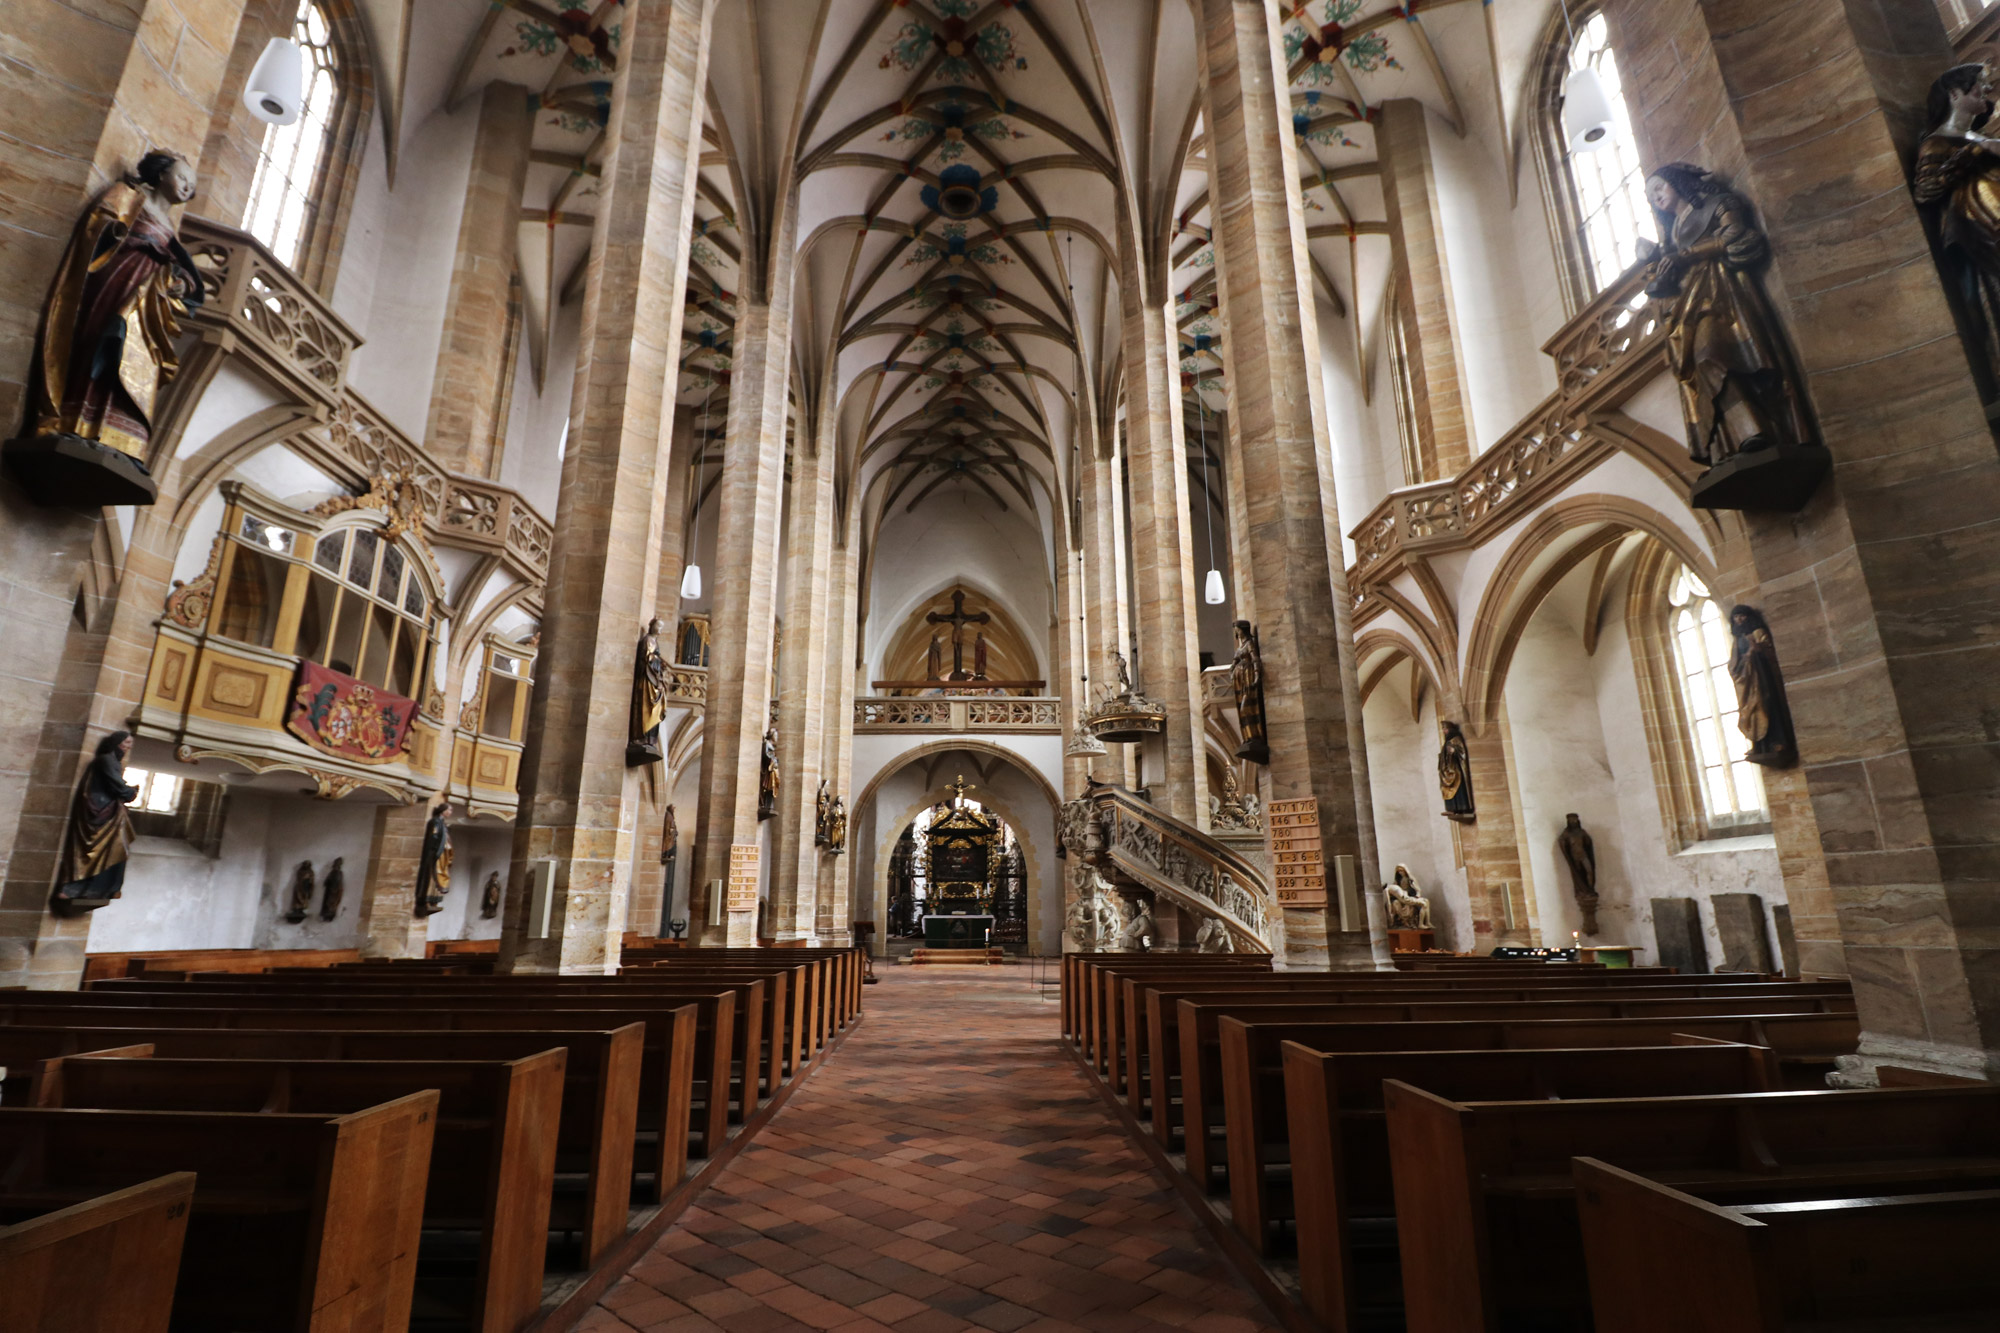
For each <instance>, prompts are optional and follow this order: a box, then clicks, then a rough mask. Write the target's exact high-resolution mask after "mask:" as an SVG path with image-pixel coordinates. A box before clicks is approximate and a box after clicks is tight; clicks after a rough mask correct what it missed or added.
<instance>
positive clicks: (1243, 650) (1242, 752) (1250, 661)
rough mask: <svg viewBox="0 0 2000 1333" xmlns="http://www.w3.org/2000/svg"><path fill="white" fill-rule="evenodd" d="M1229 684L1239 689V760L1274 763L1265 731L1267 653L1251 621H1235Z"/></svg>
mask: <svg viewBox="0 0 2000 1333" xmlns="http://www.w3.org/2000/svg"><path fill="white" fill-rule="evenodd" d="M1229 683H1230V684H1231V685H1233V686H1235V687H1236V722H1237V725H1238V726H1239V727H1240V728H1241V729H1242V731H1243V744H1241V745H1239V746H1237V747H1236V757H1237V758H1238V759H1248V760H1249V761H1250V762H1251V763H1253V764H1268V763H1270V762H1271V745H1270V742H1269V740H1268V739H1266V736H1265V732H1264V651H1263V649H1262V648H1260V647H1259V646H1258V643H1257V631H1256V630H1254V629H1252V628H1251V626H1250V622H1249V621H1247V620H1239V621H1237V622H1236V656H1235V658H1234V659H1233V660H1232V661H1231V662H1230V664H1229Z"/></svg>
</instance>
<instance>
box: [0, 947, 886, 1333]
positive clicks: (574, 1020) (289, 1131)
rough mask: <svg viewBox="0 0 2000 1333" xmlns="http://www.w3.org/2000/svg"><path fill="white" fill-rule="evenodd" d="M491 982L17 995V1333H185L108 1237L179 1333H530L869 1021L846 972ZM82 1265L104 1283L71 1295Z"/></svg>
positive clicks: (3, 1090) (313, 971)
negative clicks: (413, 1329) (551, 1294)
mask: <svg viewBox="0 0 2000 1333" xmlns="http://www.w3.org/2000/svg"><path fill="white" fill-rule="evenodd" d="M492 966H493V963H492V960H491V958H490V957H487V958H481V957H478V956H470V957H467V956H445V957H439V958H436V959H431V960H416V961H408V962H396V963H386V964H385V963H362V962H350V963H345V964H338V965H335V966H331V967H317V966H308V967H282V968H279V969H278V970H274V971H270V972H265V973H261V974H244V973H234V972H227V971H224V972H217V973H201V972H192V973H189V974H188V975H187V977H186V979H185V980H177V981H163V980H152V979H148V978H146V977H143V976H142V977H137V978H124V979H115V980H106V981H100V982H96V983H93V984H91V985H90V986H89V987H88V988H87V989H85V990H83V991H80V992H13V993H8V994H0V1066H4V1067H5V1069H6V1071H7V1072H6V1077H5V1081H4V1083H0V1226H6V1225H7V1224H11V1227H10V1228H8V1229H4V1230H0V1327H4V1328H6V1329H8V1330H9V1331H10V1333H12V1330H14V1329H16V1328H20V1329H41V1328H58V1327H59V1328H62V1329H65V1330H70V1329H79V1330H94V1329H97V1328H105V1329H111V1328H116V1329H119V1330H129V1329H142V1328H159V1329H165V1328H167V1327H169V1322H168V1320H169V1316H168V1307H167V1305H166V1304H165V1303H163V1302H161V1301H159V1300H158V1299H153V1300H152V1302H151V1303H150V1304H147V1302H146V1299H145V1293H146V1292H147V1291H148V1290H152V1289H154V1288H157V1286H158V1285H159V1284H158V1282H157V1281H153V1282H151V1283H149V1282H148V1281H146V1280H142V1279H141V1278H140V1277H139V1276H138V1275H137V1274H136V1273H135V1272H134V1271H133V1265H134V1263H135V1262H137V1261H135V1260H133V1259H132V1257H131V1256H130V1255H126V1254H125V1252H124V1251H123V1250H119V1251H118V1253H119V1254H121V1255H124V1257H122V1258H120V1259H119V1260H118V1266H117V1267H116V1268H109V1269H107V1268H105V1267H104V1265H106V1264H108V1263H110V1262H111V1255H112V1252H113V1249H114V1248H116V1247H107V1246H105V1245H100V1244H96V1243H85V1242H79V1241H78V1240H77V1239H76V1237H78V1236H81V1235H85V1234H87V1233H88V1232H89V1231H90V1230H91V1229H92V1227H93V1226H94V1225H95V1224H96V1223H100V1222H101V1223H102V1224H103V1226H105V1227H107V1228H111V1229H112V1232H116V1230H117V1229H118V1228H124V1229H125V1231H127V1232H135V1231H136V1233H143V1239H142V1240H141V1241H135V1242H133V1243H134V1244H136V1245H137V1246H138V1249H139V1250H140V1251H143V1253H144V1254H145V1255H148V1256H150V1259H148V1260H147V1261H146V1262H144V1263H140V1264H139V1267H143V1268H145V1269H146V1271H147V1272H148V1273H150V1274H151V1276H152V1278H154V1279H158V1278H159V1276H160V1274H161V1272H162V1271H164V1272H165V1274H166V1276H167V1278H169V1279H171V1278H172V1277H173V1276H174V1274H175V1272H176V1271H177V1272H178V1282H177V1283H175V1282H172V1281H169V1282H168V1283H167V1284H166V1285H167V1289H168V1290H170V1291H172V1292H173V1297H172V1303H171V1311H172V1313H171V1326H172V1327H173V1328H175V1329H181V1328H188V1329H244V1330H261V1329H286V1330H293V1329H314V1330H318V1329H328V1330H332V1329H338V1330H341V1331H342V1333H348V1331H349V1330H356V1331H359V1330H373V1329H399V1330H400V1329H403V1328H406V1327H407V1326H408V1325H409V1323H410V1320H411V1318H412V1311H413V1310H414V1311H415V1312H416V1313H417V1314H418V1315H419V1316H420V1317H421V1318H420V1322H422V1323H424V1324H425V1325H426V1326H436V1327H459V1328H466V1329H474V1330H479V1333H514V1330H517V1329H520V1328H522V1327H524V1326H525V1325H526V1324H527V1323H528V1322H530V1321H531V1320H532V1319H534V1318H535V1317H536V1316H537V1313H538V1311H540V1310H541V1308H542V1305H543V1302H544V1289H545V1283H544V1268H545V1259H547V1260H548V1261H549V1263H550V1265H551V1266H553V1267H555V1268H558V1269H562V1268H567V1269H571V1270H577V1271H581V1270H589V1269H591V1268H593V1267H596V1266H598V1265H599V1264H600V1263H601V1262H602V1261H603V1260H604V1259H605V1258H606V1256H607V1254H608V1253H609V1252H610V1251H611V1250H612V1249H613V1248H614V1247H615V1246H617V1245H618V1244H619V1243H620V1242H621V1241H624V1240H626V1238H627V1236H628V1233H629V1232H630V1231H631V1229H632V1228H634V1227H635V1226H637V1225H639V1224H641V1223H643V1222H645V1221H647V1220H648V1219H649V1218H651V1217H655V1216H657V1215H658V1214H659V1211H660V1208H661V1206H662V1205H664V1204H666V1203H668V1202H669V1201H670V1198H672V1197H673V1196H674V1194H675V1191H676V1190H677V1189H678V1188H679V1187H680V1186H681V1184H682V1182H683V1181H684V1180H685V1179H686V1178H687V1177H688V1176H689V1175H690V1174H691V1173H692V1172H693V1171H695V1170H698V1169H699V1167H698V1166H696V1165H693V1164H692V1163H691V1159H693V1161H695V1162H698V1161H699V1159H705V1158H711V1157H713V1156H714V1155H715V1154H717V1153H719V1152H721V1151H722V1150H723V1147H724V1145H725V1143H726V1142H728V1141H729V1139H730V1135H731V1133H732V1129H731V1127H732V1126H733V1125H735V1126H740V1125H743V1124H744V1123H746V1122H747V1121H749V1120H750V1119H751V1118H752V1117H753V1116H754V1115H755V1114H756V1113H757V1111H758V1108H759V1106H760V1105H762V1104H765V1103H767V1102H768V1099H770V1098H771V1097H773V1096H775V1095H776V1094H777V1093H778V1092H779V1090H780V1089H781V1087H783V1086H784V1085H785V1084H786V1083H787V1082H789V1081H790V1080H793V1079H796V1078H797V1077H798V1076H799V1075H800V1074H802V1073H803V1072H804V1071H805V1070H806V1069H807V1067H808V1066H809V1065H810V1064H811V1062H812V1061H813V1060H814V1059H816V1058H817V1056H818V1055H819V1054H820V1053H821V1052H823V1051H824V1050H825V1049H826V1048H827V1046H828V1045H829V1043H831V1042H832V1041H833V1040H834V1039H835V1037H836V1036H837V1035H838V1034H839V1033H840V1032H841V1031H842V1030H843V1029H844V1028H845V1027H847V1026H848V1025H849V1024H851V1023H852V1022H853V1021H854V1020H855V1018H856V1017H857V1016H858V1014H859V1011H860V996H861V990H860V985H861V966H860V962H859V959H858V957H857V956H856V955H855V954H854V953H853V951H851V950H839V949H827V950H787V951H785V952H784V953H782V954H780V953H777V952H776V951H772V950H754V949H745V950H723V949H717V950H699V951H684V950H675V949H664V948H663V949H648V948H645V947H644V946H641V947H639V948H636V949H634V950H632V951H630V952H629V953H628V955H627V965H626V966H625V967H624V968H623V970H622V971H621V973H620V974H619V975H617V976H615V977H612V976H606V977H555V976H495V975H492V973H491V969H492ZM739 1132H740V1131H739ZM188 1173H191V1174H192V1182H191V1183H190V1182H188V1181H187V1180H185V1179H184V1177H185V1176H186V1174H188ZM174 1180H178V1181H180V1183H179V1184H174V1183H172V1181H174ZM148 1182H151V1183H148ZM135 1187H136V1189H137V1193H134V1189H135ZM635 1210H636V1211H635ZM168 1213H174V1214H175V1215H174V1216H173V1217H171V1218H169V1217H167V1216H166V1214H168ZM176 1228H178V1230H179V1231H180V1232H182V1233H183V1234H184V1244H181V1245H179V1246H178V1247H177V1248H178V1258H177V1259H176V1258H175V1257H174V1255H173V1253H171V1251H174V1250H175V1249H176V1247H175V1246H173V1245H170V1244H169V1243H168V1240H167V1236H168V1233H169V1232H172V1231H174V1230H175V1229H176ZM107 1234H112V1233H110V1232H108V1233H107ZM79 1244H81V1245H82V1252H83V1253H86V1254H88V1253H96V1254H98V1255H99V1256H100V1257H99V1258H98V1259H97V1260H96V1261H94V1262H93V1263H92V1264H91V1265H89V1266H87V1267H84V1268H78V1267H77V1266H76V1263H77V1258H76V1252H77V1249H78V1246H79ZM127 1248H130V1247H129V1246H128V1247H127ZM93 1271H103V1272H106V1273H107V1274H108V1276H107V1280H106V1284H105V1285H108V1286H111V1287H114V1288H116V1289H118V1290H119V1291H122V1292H130V1293H132V1300H133V1301H134V1302H138V1304H136V1305H135V1304H131V1303H117V1304H116V1305H115V1308H114V1307H107V1308H106V1310H105V1311H104V1313H103V1314H102V1317H101V1318H100V1319H99V1322H95V1323H90V1322H81V1319H80V1316H79V1313H78V1311H77V1310H76V1309H75V1308H73V1306H72V1305H71V1304H70V1303H69V1297H68V1294H67V1293H68V1292H69V1291H70V1289H71V1288H72V1287H74V1286H75V1285H77V1281H78V1278H79V1277H80V1276H81V1275H84V1274H87V1273H89V1272H93ZM557 1285H562V1283H561V1280H558V1284H557ZM571 1285H574V1284H573V1283H571ZM153 1294H154V1297H155V1298H157V1294H158V1293H157V1291H156V1290H155V1291H154V1293H153ZM40 1302H49V1303H52V1304H48V1305H47V1306H46V1307H44V1306H43V1305H41V1304H38V1303H40ZM141 1306H143V1307H144V1309H145V1314H146V1317H145V1318H143V1319H142V1318H140V1317H138V1311H139V1309H140V1307H141ZM92 1317H97V1316H92Z"/></svg>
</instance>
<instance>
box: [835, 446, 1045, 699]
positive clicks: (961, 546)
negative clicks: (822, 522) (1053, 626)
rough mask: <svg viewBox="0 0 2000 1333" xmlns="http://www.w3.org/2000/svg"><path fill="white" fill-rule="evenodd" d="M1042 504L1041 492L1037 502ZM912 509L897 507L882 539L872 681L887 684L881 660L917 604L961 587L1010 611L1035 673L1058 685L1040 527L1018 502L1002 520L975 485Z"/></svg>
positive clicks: (873, 605)
mask: <svg viewBox="0 0 2000 1333" xmlns="http://www.w3.org/2000/svg"><path fill="white" fill-rule="evenodd" d="M917 484H918V485H925V484H928V483H927V482H922V481H920V482H918V483H917ZM1004 493H1005V492H1003V494H1004ZM1043 502H1044V497H1042V496H1041V495H1040V494H1039V493H1037V495H1036V503H1037V504H1038V505H1040V504H1042V503H1043ZM906 503H907V500H906V499H899V500H898V501H897V507H896V508H895V510H893V511H892V513H891V515H890V517H889V518H888V520H887V521H886V522H884V523H883V525H882V531H881V533H880V536H879V537H878V539H877V547H876V551H875V560H874V568H873V570H872V571H871V586H870V589H869V602H868V606H869V614H868V631H867V648H866V661H867V663H868V667H869V670H870V671H871V672H872V673H873V674H872V675H871V676H870V677H869V679H871V680H872V679H880V678H882V675H881V673H882V670H883V661H882V657H883V654H884V653H885V652H886V651H887V649H888V646H889V643H890V642H891V640H892V639H893V638H894V636H895V635H896V633H897V632H898V631H899V630H901V629H902V628H903V625H904V622H905V621H907V620H908V619H909V617H910V615H911V614H913V613H914V612H915V611H916V609H917V604H918V603H919V602H921V601H923V600H925V599H927V598H929V597H932V596H934V595H936V594H937V593H938V591H939V590H940V589H948V588H950V587H951V586H952V585H953V584H955V583H962V584H965V585H966V586H968V587H971V588H976V589H978V590H979V591H980V592H982V593H984V594H985V595H987V596H988V597H991V598H992V599H994V600H995V601H997V602H999V603H1000V604H1001V605H1002V606H1004V607H1005V608H1006V610H1007V614H1008V615H1010V616H1012V617H1013V619H1014V623H1015V624H1016V625H1018V626H1019V627H1020V629H1021V633H1022V635H1023V636H1024V637H1025V638H1026V639H1027V641H1028V645H1029V647H1030V648H1031V649H1032V650H1033V651H1034V653H1035V654H1036V657H1037V659H1038V660H1037V661H1036V663H1035V668H1036V670H1035V674H1036V675H1037V676H1040V677H1042V678H1044V679H1047V680H1053V679H1054V678H1055V673H1054V671H1053V670H1051V662H1052V660H1053V659H1052V657H1051V654H1050V652H1049V626H1050V623H1051V616H1052V615H1053V614H1054V602H1055V596H1054V592H1055V590H1054V587H1053V583H1052V581H1051V578H1050V572H1049V556H1048V546H1047V538H1046V536H1045V535H1044V534H1043V532H1042V530H1041V527H1040V525H1039V523H1035V522H1033V521H1031V520H1030V519H1029V518H1027V517H1025V516H1023V515H1022V514H1021V513H1020V497H1019V496H1018V495H1016V496H1014V497H1013V499H1012V500H1010V501H1009V502H1008V503H1009V504H1010V505H1011V506H1012V507H1011V508H1010V509H1009V510H1008V511H1007V512H1006V513H1004V514H1003V513H1001V512H999V511H998V510H996V509H995V508H994V507H993V502H992V499H991V498H990V497H988V496H987V495H986V493H985V492H983V491H981V490H979V489H978V488H977V487H969V486H952V487H948V488H946V489H944V490H941V491H939V492H938V493H937V494H935V495H933V496H931V497H930V498H929V499H928V500H925V501H924V503H923V504H921V505H919V506H918V507H917V511H916V512H915V513H914V514H906V513H904V512H903V509H902V506H903V505H904V504H906Z"/></svg>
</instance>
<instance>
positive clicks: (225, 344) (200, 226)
mask: <svg viewBox="0 0 2000 1333" xmlns="http://www.w3.org/2000/svg"><path fill="white" fill-rule="evenodd" d="M181 239H182V241H183V242H184V243H185V244H186V245H187V248H188V252H189V253H190V254H191V255H193V256H194V262H195V269H196V271H198V272H199V273H200V274H201V275H202V288H203V291H204V293H205V296H206V301H205V303H204V304H203V305H202V306H200V307H199V308H198V309H196V310H195V311H193V312H192V314H191V315H190V317H189V319H188V321H187V322H188V324H189V326H190V327H191V328H193V329H194V330H196V331H197V332H198V334H199V336H200V338H201V340H202V344H203V353H204V354H205V355H206V356H208V357H211V358H213V357H216V356H225V357H226V356H238V357H243V358H245V359H246V360H248V361H249V362H250V363H251V364H252V365H253V366H254V367H255V368H256V369H257V370H258V371H259V372H260V373H262V374H264V375H265V376H267V377H269V378H270V379H272V380H273V381H275V382H276V383H278V384H280V385H282V386H284V388H285V389H287V390H288V391H289V392H291V393H292V394H293V395H294V396H295V397H296V398H297V399H298V400H299V401H300V402H301V403H304V404H306V405H308V406H310V407H314V408H317V409H318V415H319V416H320V419H321V423H322V424H319V425H311V424H308V425H307V426H305V427H303V428H302V433H301V434H300V435H299V436H297V437H295V438H294V439H292V440H289V441H287V443H288V444H290V445H291V446H292V447H293V448H295V449H297V450H298V451H299V452H300V453H302V454H304V455H305V456H306V457H308V458H309V459H311V460H312V462H313V463H314V464H315V465H317V466H319V467H320V468H322V469H323V470H325V471H326V472H328V473H329V474H331V475H333V476H335V477H338V478H340V479H341V480H342V481H343V482H345V483H347V484H348V485H350V486H352V487H353V488H354V489H355V490H356V491H357V492H359V491H362V490H365V489H367V487H368V485H369V483H370V482H371V481H373V480H374V479H375V478H376V477H381V476H389V475H394V474H398V473H400V474H402V475H404V476H407V477H408V478H410V480H411V481H412V482H413V483H414V484H415V486H416V489H417V493H418V495H419V496H420V497H421V500H422V503H423V507H424V526H425V529H426V531H427V533H428V535H429V536H430V537H431V539H432V540H433V541H437V542H441V543H442V544H444V545H448V546H459V547H468V548H471V549H473V550H478V551H483V552H487V553H490V554H493V555H496V556H498V557H499V558H500V559H501V560H502V561H503V562H505V563H506V564H507V565H508V566H509V567H510V568H511V569H512V570H513V572H514V573H515V574H517V575H518V576H519V577H520V578H521V579H522V580H523V581H525V582H527V583H530V584H534V585H540V584H542V583H543V582H545V581H546V580H547V578H548V569H549V546H550V542H551V540H552V538H553V536H554V531H555V530H554V528H553V527H552V526H551V525H550V523H549V521H548V520H547V519H546V518H544V517H543V516H542V515H541V514H539V513H537V512H536V511H535V508H534V506H533V505H531V504H529V503H528V501H527V500H526V499H525V498H524V497H522V496H521V495H520V494H519V493H518V492H516V491H514V490H511V489H509V488H508V487H505V486H502V485H500V484H499V483H498V482H493V481H488V480H486V479H485V478H483V477H467V476H461V475H459V474H457V473H452V472H447V471H446V470H445V469H444V467H443V466H442V465H440V464H439V463H438V461H437V460H436V459H434V458H432V457H431V456H430V454H429V453H428V452H426V451H425V449H424V447H423V446H422V445H421V444H419V443H417V442H416V441H415V440H412V439H411V438H410V437H409V436H407V435H405V434H403V432H402V431H400V430H398V429H397V428H396V427H395V426H393V425H391V424H390V423H389V421H388V420H387V418H385V417H383V416H382V415H381V414H380V413H379V412H377V411H376V410H375V409H374V408H373V407H371V406H370V405H369V404H368V401H367V400H366V399H364V398H363V397H361V395H360V394H358V393H356V392H355V391H354V390H353V389H352V388H351V387H349V385H348V383H347V369H348V363H349V361H350V360H351V358H352V357H353V354H354V349H355V348H357V347H359V346H360V345H361V341H362V340H361V337H360V335H359V334H357V333H356V332H355V331H354V330H353V329H352V328H351V327H349V326H348V324H347V322H346V321H345V320H343V319H341V318H340V316H339V315H336V314H335V313H334V312H333V310H332V308H331V307H330V306H328V305H327V304H326V302H325V301H324V300H323V299H322V298H321V297H320V295H319V293H318V292H315V291H313V290H312V289H311V288H310V287H308V286H306V285H305V284H304V283H303V282H301V281H300V280H299V279H298V278H297V277H296V276H295V275H294V274H293V273H292V272H291V270H290V269H288V268H286V267H285V265H283V264H281V263H279V262H278V259H277V257H276V256H274V255H273V254H272V253H271V252H270V251H269V250H267V249H265V248H264V246H263V244H262V242H260V241H258V240H257V239H256V238H255V237H253V236H251V235H249V234H248V233H247V232H241V231H238V230H237V229H236V228H234V227H225V226H223V225H222V224H221V223H219V222H214V221H211V220H210V219H208V218H200V217H192V216H191V217H187V218H184V219H183V220H182V222H181ZM194 382H196V383H199V382H202V381H201V379H200V377H198V376H197V377H194ZM192 405H193V404H192V402H190V403H188V404H187V406H190V407H191V406H192ZM185 421H186V413H182V414H180V423H181V424H184V423H185Z"/></svg>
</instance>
